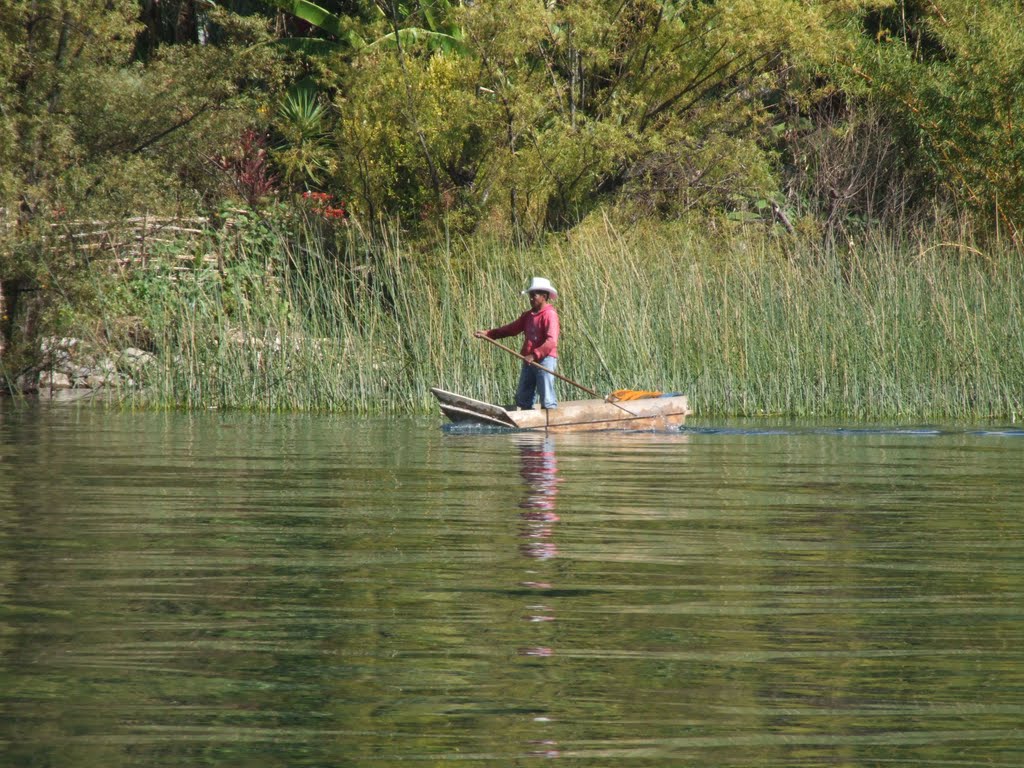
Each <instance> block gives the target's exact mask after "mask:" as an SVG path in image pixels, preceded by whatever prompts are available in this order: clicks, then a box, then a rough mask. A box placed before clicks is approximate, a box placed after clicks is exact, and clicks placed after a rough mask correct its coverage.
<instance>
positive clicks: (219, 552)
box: [0, 405, 1024, 768]
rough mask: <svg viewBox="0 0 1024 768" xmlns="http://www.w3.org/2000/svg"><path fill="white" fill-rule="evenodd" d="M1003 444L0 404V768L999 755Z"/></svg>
mask: <svg viewBox="0 0 1024 768" xmlns="http://www.w3.org/2000/svg"><path fill="white" fill-rule="evenodd" d="M1022 480H1024V432H1022V431H1021V430H1019V429H1015V428H1013V427H1001V426H991V425H990V426H986V427H984V428H964V427H946V428H934V427H921V428H913V427H912V428H882V429H874V428H869V427H865V426H862V425H860V426H858V425H852V426H849V425H848V426H847V428H840V427H830V426H823V425H807V424H803V425H793V424H779V423H775V424H761V423H753V422H745V423H740V424H737V423H733V424H729V425H722V424H710V423H707V422H699V421H698V422H693V423H692V424H691V425H688V426H687V428H685V429H682V430H680V431H678V432H673V433H669V434H653V433H637V434H611V433H605V434H586V435H579V436H576V435H559V436H555V437H553V438H549V439H544V438H543V437H542V436H536V435H527V434H495V433H490V434H487V433H474V432H459V431H452V430H444V429H442V427H441V423H440V419H439V418H436V419H435V418H429V419H416V420H412V419H370V420H357V419H351V418H338V417H319V416H317V417H314V416H247V415H238V414H216V413H202V414H197V415H186V414H152V413H146V414H138V413H136V414H132V413H122V412H117V411H108V410H104V409H102V408H99V407H73V406H72V407H49V408H47V407H36V408H29V409H25V410H16V409H13V408H11V407H10V406H9V405H5V406H3V408H2V409H0V765H3V766H47V767H48V766H54V767H57V766H61V767H63V766H74V767H75V768H122V767H127V766H139V767H142V766H145V767H146V768H150V767H152V766H223V767H227V766H232V767H235V766H267V768H270V767H271V766H274V767H275V768H276V767H278V766H290V767H302V768H306V767H313V766H318V767H319V766H363V765H374V766H399V765H403V766H404V765H410V764H411V765H430V766H440V765H456V764H458V765H463V764H471V765H486V766H522V765H535V764H540V763H541V762H543V761H550V760H554V761H558V764H560V765H562V764H564V765H574V766H621V765H626V766H638V767H639V766H702V767H703V768H724V767H725V766H730V767H731V766H779V767H780V768H781V767H783V766H785V767H787V768H788V767H790V766H889V765H904V766H973V765H978V766H980V765H985V766H1007V767H1010V766H1012V767H1013V768H1017V767H1018V766H1021V765H1022V764H1024V484H1022Z"/></svg>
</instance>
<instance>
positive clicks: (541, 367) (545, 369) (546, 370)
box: [477, 336, 640, 418]
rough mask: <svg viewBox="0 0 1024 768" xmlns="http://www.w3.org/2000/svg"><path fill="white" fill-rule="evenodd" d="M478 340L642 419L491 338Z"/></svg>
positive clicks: (485, 337)
mask: <svg viewBox="0 0 1024 768" xmlns="http://www.w3.org/2000/svg"><path fill="white" fill-rule="evenodd" d="M477 338H479V339H483V340H484V341H489V342H490V343H491V344H493V345H494V346H496V347H497V348H498V349H503V350H505V351H506V352H508V353H509V354H510V355H512V357H518V358H519V359H520V360H522V361H523V362H524V363H526V364H527V365H532V366H533V367H534V368H539V369H540V370H542V371H544V372H546V373H550V374H551V375H552V376H554V377H555V378H556V379H561V380H562V381H564V382H566V383H567V384H572V385H573V386H574V387H576V388H577V389H582V390H583V391H584V392H586V393H587V394H588V395H593V396H594V397H598V398H600V399H602V400H604V401H605V402H606V403H611V404H612V405H614V406H615V407H616V408H620V409H621V410H623V411H625V412H626V413H628V414H629V415H630V416H633V417H634V418H640V417H639V416H638V415H637V414H635V413H633V412H632V411H631V410H629V408H625V407H623V406H621V405H619V404H618V403H616V402H615V401H614V400H609V399H608V398H607V397H604V396H603V395H601V393H600V392H595V391H594V390H592V389H591V388H590V387H585V386H583V385H582V384H580V383H579V382H578V381H573V380H572V379H570V378H569V377H568V376H563V375H562V374H560V373H558V371H552V370H551V369H550V368H545V367H544V366H543V365H541V364H540V363H538V362H537V361H536V360H530V359H529V358H527V357H526V356H525V355H520V354H519V353H518V352H516V351H515V350H514V349H509V348H508V347H506V346H505V345H504V344H502V343H501V342H500V341H495V340H494V339H492V338H491V337H490V336H478V337H477Z"/></svg>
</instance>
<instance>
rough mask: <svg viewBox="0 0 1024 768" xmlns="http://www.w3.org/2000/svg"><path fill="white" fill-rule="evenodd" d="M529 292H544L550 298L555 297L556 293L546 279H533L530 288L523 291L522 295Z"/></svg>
mask: <svg viewBox="0 0 1024 768" xmlns="http://www.w3.org/2000/svg"><path fill="white" fill-rule="evenodd" d="M531 291H546V292H547V293H550V294H551V295H552V296H555V297H557V296H558V291H556V290H555V288H554V286H553V285H551V281H550V280H548V279H547V278H546V277H535V278H533V280H532V281H531V282H530V287H529V288H527V289H526V290H525V291H523V295H524V296H525V295H526V294H528V293H530V292H531Z"/></svg>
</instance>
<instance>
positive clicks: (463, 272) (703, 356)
mask: <svg viewBox="0 0 1024 768" xmlns="http://www.w3.org/2000/svg"><path fill="white" fill-rule="evenodd" d="M233 258H234V259H235V260H236V262H237V263H239V264H247V265H249V267H250V271H251V272H252V271H253V265H255V267H256V269H255V274H256V275H257V277H256V278H255V279H254V277H253V274H249V277H248V278H247V279H235V280H230V279H225V278H224V277H218V276H217V275H216V274H214V273H212V271H209V270H208V271H205V272H204V271H203V270H199V271H195V272H192V273H189V275H188V276H187V278H181V279H180V280H184V281H186V282H187V283H188V285H187V286H186V285H181V284H179V285H178V286H177V288H176V289H175V291H173V292H171V294H169V299H168V300H167V301H164V302H159V303H157V304H156V305H153V306H151V307H150V309H149V313H150V314H149V318H148V323H149V324H150V327H151V328H152V330H153V332H154V335H155V339H156V344H157V347H158V348H159V350H160V359H161V361H162V365H161V366H160V368H159V372H158V373H157V374H155V375H153V376H151V377H150V379H149V382H148V386H147V387H146V388H145V389H143V390H141V391H140V392H139V393H137V394H136V395H135V397H136V399H137V401H138V402H142V403H147V404H152V405H164V406H179V407H190V408H198V407H225V408H243V409H259V410H339V411H346V412H353V413H371V412H381V413H419V412H424V411H426V410H429V409H431V408H432V403H431V397H430V394H429V389H430V387H431V386H441V387H443V388H445V389H449V390H455V391H459V392H463V393H465V394H468V395H471V396H474V397H477V398H480V399H485V400H490V401H497V402H507V401H510V400H511V394H512V391H513V389H514V386H515V380H516V376H517V371H518V365H519V363H518V362H517V361H516V360H514V359H513V358H511V356H508V355H505V354H504V353H502V352H501V351H500V350H497V349H495V348H494V347H492V346H489V345H486V344H484V343H482V342H480V341H477V340H475V339H473V338H472V332H473V330H474V329H476V328H486V327H493V326H495V325H498V324H501V323H505V322H508V321H510V320H511V319H513V318H514V317H515V316H516V315H518V313H520V312H521V311H523V310H524V309H525V308H526V302H525V299H524V297H522V296H521V295H520V292H521V290H522V289H523V287H524V286H525V284H526V282H527V280H528V279H529V277H531V276H534V275H542V276H545V277H549V278H550V279H551V280H552V282H553V283H554V284H555V285H556V287H557V288H558V289H559V291H560V294H559V298H558V301H557V307H558V309H559V313H560V316H561V320H562V329H563V336H562V340H561V342H560V352H561V357H560V362H559V369H560V371H561V372H562V373H564V374H565V375H567V376H569V377H570V378H572V379H574V380H576V381H579V382H581V383H584V384H585V385H587V386H589V387H592V388H595V389H598V390H601V391H611V390H613V389H618V388H635V389H657V390H662V391H681V392H685V393H686V394H688V395H689V396H690V398H691V403H692V404H693V406H694V407H695V409H696V410H697V412H698V413H701V414H707V415H725V414H729V415H758V414H784V415H796V416H815V417H857V418H864V419H948V418H966V419H970V418H983V417H1015V416H1016V414H1018V413H1020V412H1021V410H1022V404H1024V391H1022V389H1024V313H1022V306H1021V305H1022V301H1024V299H1022V297H1024V260H1022V258H1021V254H1020V252H1019V251H1014V250H1010V249H1008V250H1006V251H1005V252H999V253H982V252H980V251H979V250H977V249H976V248H974V247H968V246H967V245H963V244H950V243H934V244H928V243H924V242H917V241H899V240H895V239H891V238H890V239H886V238H884V237H882V236H872V237H868V238H866V239H865V240H864V241H863V242H861V243H860V244H858V245H856V246H851V247H847V248H845V249H843V250H825V249H821V248H816V247H809V246H808V247H804V248H799V247H794V246H793V245H792V244H791V243H790V244H787V243H784V242H782V241H779V240H777V239H773V238H770V237H761V236H758V237H754V236H751V235H749V234H747V233H743V232H740V233H737V234H735V235H731V236H730V235H722V234H718V235H709V234H707V233H703V232H698V231H697V230H694V229H692V228H689V229H687V228H684V227H679V228H667V227H663V228H661V229H657V230H653V231H632V232H628V233H622V232H619V231H616V230H615V229H614V228H613V227H612V226H611V225H608V224H605V225H598V226H591V227H589V228H586V229H580V230H578V231H577V232H575V233H574V234H573V235H572V236H566V237H562V238H561V239H557V240H550V241H548V242H547V243H546V244H544V245H542V246H536V247H531V248H527V247H519V248H509V247H507V246H504V245H501V244H499V243H493V242H487V241H484V240H471V241H466V242H458V243H453V244H450V245H448V246H446V247H444V248H440V249H437V250H436V251H434V252H432V253H429V254H427V255H426V256H424V255H423V254H422V253H415V252H414V251H413V250H412V249H410V248H408V247H406V246H405V245H404V244H403V243H402V241H401V239H400V237H399V236H398V235H397V234H396V235H393V236H392V237H390V238H387V239H385V240H383V241H381V240H378V241H375V242H373V243H370V242H369V241H367V240H366V239H364V238H361V237H359V236H358V234H357V233H354V232H353V233H352V234H351V235H350V236H349V237H348V239H347V241H346V242H345V243H343V244H342V246H341V247H340V248H337V247H334V246H333V245H332V244H331V242H330V241H329V239H328V238H326V237H325V236H323V235H322V234H320V233H318V231H316V230H312V229H311V230H307V231H302V232H280V233H278V234H277V235H276V236H275V238H273V239H272V240H271V241H270V242H269V243H263V244H262V245H261V246H260V247H259V248H257V249H254V250H250V251H245V250H244V249H243V250H242V251H241V252H238V253H236V254H235V256H234V257H233ZM229 269H230V268H229ZM188 281H191V282H188ZM513 343H516V342H513ZM559 388H560V396H561V398H562V399H572V398H574V397H577V396H582V397H586V395H583V394H582V393H577V392H575V391H573V389H572V387H570V386H569V385H567V384H561V383H560V384H559Z"/></svg>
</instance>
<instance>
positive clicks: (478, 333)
mask: <svg viewBox="0 0 1024 768" xmlns="http://www.w3.org/2000/svg"><path fill="white" fill-rule="evenodd" d="M473 335H474V336H475V337H476V338H478V339H486V338H487V331H473Z"/></svg>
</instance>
